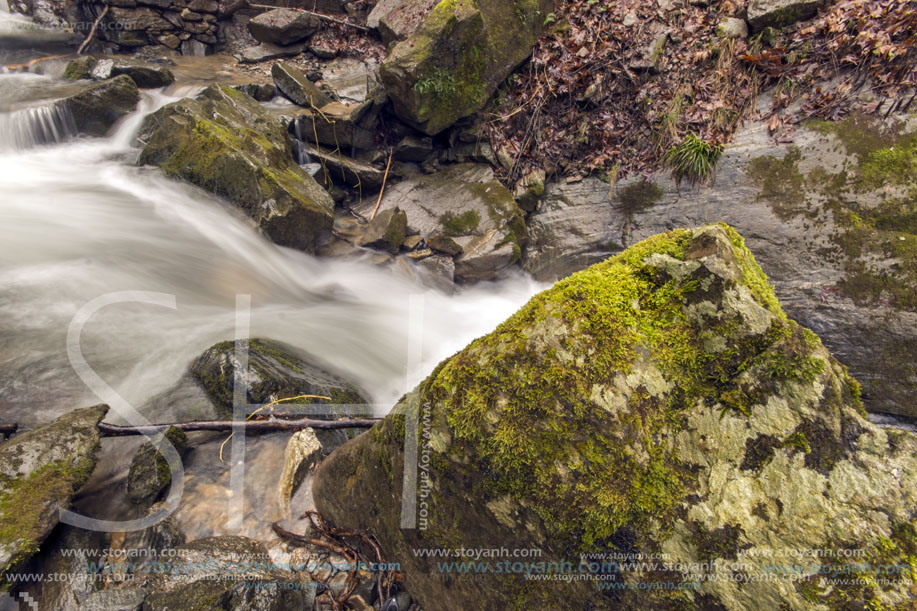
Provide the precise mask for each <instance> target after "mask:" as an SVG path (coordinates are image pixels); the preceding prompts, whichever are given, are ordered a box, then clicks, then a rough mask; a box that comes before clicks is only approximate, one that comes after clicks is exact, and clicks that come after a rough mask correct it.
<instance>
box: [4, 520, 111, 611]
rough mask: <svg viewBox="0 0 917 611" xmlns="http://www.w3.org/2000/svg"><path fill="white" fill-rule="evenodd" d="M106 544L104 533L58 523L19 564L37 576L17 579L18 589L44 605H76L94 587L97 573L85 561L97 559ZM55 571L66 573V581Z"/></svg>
mask: <svg viewBox="0 0 917 611" xmlns="http://www.w3.org/2000/svg"><path fill="white" fill-rule="evenodd" d="M105 547H106V537H105V533H101V532H97V531H93V530H84V529H82V528H76V527H74V526H68V525H65V524H58V525H57V526H56V527H55V528H54V530H53V532H52V533H51V535H50V536H49V537H48V538H47V539H46V540H45V541H44V542H43V543H42V544H41V549H40V550H39V551H38V553H37V554H36V555H35V556H33V557H32V559H31V560H29V561H28V563H26V564H25V565H24V566H22V567H21V568H20V572H22V573H25V574H29V573H31V574H33V575H36V576H35V577H32V578H31V579H28V580H26V581H24V582H21V583H19V584H18V588H17V589H18V591H19V593H20V594H23V593H24V594H28V595H29V596H30V597H32V599H33V600H40V601H41V602H42V607H43V608H45V609H76V608H78V607H79V601H80V600H83V598H84V597H86V596H87V595H89V594H90V593H91V592H92V591H93V590H95V589H96V587H97V583H98V573H97V572H94V571H92V570H90V569H89V566H88V565H89V563H95V562H99V559H100V558H101V556H102V554H103V551H104V549H105ZM38 575H40V576H38ZM58 575H67V576H68V578H67V581H62V580H60V578H59V577H58Z"/></svg>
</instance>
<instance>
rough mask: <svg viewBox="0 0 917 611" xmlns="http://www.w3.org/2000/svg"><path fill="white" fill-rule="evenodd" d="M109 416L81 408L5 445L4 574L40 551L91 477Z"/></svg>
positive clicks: (0, 534)
mask: <svg viewBox="0 0 917 611" xmlns="http://www.w3.org/2000/svg"><path fill="white" fill-rule="evenodd" d="M106 413H108V406H107V405H97V406H95V407H89V408H86V409H79V410H76V411H73V412H70V413H69V414H65V415H64V416H61V417H60V418H58V419H57V420H55V421H54V422H51V423H50V424H46V425H44V426H41V427H38V428H36V429H34V430H31V431H28V432H26V433H23V434H21V435H18V436H16V437H13V438H12V439H10V440H8V441H6V442H4V443H2V444H0V576H2V575H3V574H5V573H6V571H8V570H11V569H15V568H17V567H18V566H19V565H20V564H21V563H22V562H24V561H25V560H27V559H28V558H29V557H31V556H32V555H33V554H34V553H35V552H36V551H37V550H38V547H39V545H41V543H42V541H44V540H45V538H46V537H47V536H48V534H49V533H50V532H51V530H52V529H53V528H54V527H55V526H56V525H57V523H58V518H59V510H60V509H61V508H67V507H69V506H70V499H71V498H72V497H73V495H74V493H75V492H76V491H77V490H79V489H80V487H81V486H82V485H83V484H84V483H85V482H86V480H88V479H89V476H90V475H91V474H92V470H93V469H94V468H95V464H96V453H97V452H98V450H99V447H100V439H99V431H98V429H97V428H96V425H97V424H98V423H99V422H100V421H101V420H102V418H104V417H105V414H106Z"/></svg>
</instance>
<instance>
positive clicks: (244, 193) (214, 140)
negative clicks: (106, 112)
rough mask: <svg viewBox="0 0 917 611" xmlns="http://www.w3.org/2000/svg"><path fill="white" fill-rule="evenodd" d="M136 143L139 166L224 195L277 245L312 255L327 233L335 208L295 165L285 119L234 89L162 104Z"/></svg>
mask: <svg viewBox="0 0 917 611" xmlns="http://www.w3.org/2000/svg"><path fill="white" fill-rule="evenodd" d="M118 78H122V77H118ZM140 140H141V142H143V143H144V148H143V151H142V152H141V153H140V157H139V159H138V163H139V164H149V165H156V166H159V167H160V168H162V170H163V171H164V172H165V173H166V174H168V175H169V176H174V177H176V178H182V179H184V180H187V181H189V182H191V183H193V184H196V185H198V186H200V187H203V188H204V189H206V190H208V191H210V192H212V193H215V194H216V195H220V196H223V197H226V198H227V199H229V200H230V201H231V202H233V203H234V204H236V205H237V206H239V207H240V208H242V209H243V210H244V211H245V212H246V213H247V214H248V215H249V216H250V217H251V218H252V219H253V220H254V221H255V222H256V223H257V224H258V227H259V228H260V229H261V231H262V232H264V234H265V235H267V236H268V237H269V238H270V239H271V240H273V241H274V242H276V243H277V244H280V245H281V246H289V247H291V248H298V249H301V250H306V251H310V250H312V248H313V247H314V244H315V239H316V237H317V236H318V234H320V233H321V232H322V231H325V230H329V229H330V228H331V225H332V221H333V209H334V202H333V201H332V199H331V196H330V195H329V194H328V193H327V191H325V190H324V189H322V188H321V186H319V184H318V183H316V182H315V180H314V179H313V178H312V177H311V176H309V175H308V174H306V173H305V172H304V171H303V170H302V169H301V168H300V167H299V166H298V165H296V164H295V163H294V161H293V156H292V149H291V146H290V139H289V136H288V134H287V131H286V129H285V127H284V124H283V121H282V120H280V119H279V118H277V117H275V116H273V115H272V114H271V113H270V112H268V111H267V110H265V109H264V108H263V107H262V106H261V105H260V104H258V103H257V102H256V101H255V100H253V99H252V98H251V97H249V96H247V95H245V94H244V93H242V92H240V91H236V90H235V89H232V88H231V87H227V86H224V85H211V86H210V87H208V88H207V89H205V90H204V91H203V92H202V93H201V94H200V95H199V96H198V97H197V98H196V99H184V100H180V101H178V102H174V103H172V104H168V105H166V106H164V107H162V108H160V109H159V110H157V111H156V112H155V113H153V114H151V115H150V116H148V117H147V118H146V119H145V120H144V123H143V125H142V127H141V129H140Z"/></svg>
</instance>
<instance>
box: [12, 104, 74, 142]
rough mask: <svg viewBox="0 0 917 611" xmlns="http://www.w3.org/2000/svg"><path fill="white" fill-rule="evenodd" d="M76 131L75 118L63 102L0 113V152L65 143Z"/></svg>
mask: <svg viewBox="0 0 917 611" xmlns="http://www.w3.org/2000/svg"><path fill="white" fill-rule="evenodd" d="M75 134H76V126H75V125H74V123H73V117H72V116H71V115H70V112H69V111H68V110H67V109H66V108H64V107H63V106H61V105H60V104H48V105H44V106H36V107H33V108H23V109H21V110H14V111H12V112H8V113H2V114H0V151H5V152H6V151H21V150H25V149H29V148H32V147H35V146H38V145H42V144H55V143H58V142H64V141H65V140H67V139H69V138H71V137H73V136H74V135H75Z"/></svg>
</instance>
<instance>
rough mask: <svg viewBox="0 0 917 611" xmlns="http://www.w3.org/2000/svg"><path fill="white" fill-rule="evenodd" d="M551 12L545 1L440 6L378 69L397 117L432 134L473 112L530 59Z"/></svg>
mask: <svg viewBox="0 0 917 611" xmlns="http://www.w3.org/2000/svg"><path fill="white" fill-rule="evenodd" d="M420 4H421V2H417V3H414V5H415V6H417V5H420ZM552 9H553V3H552V2H550V1H549V0H537V1H521V0H512V1H496V0H489V1H486V2H470V1H466V0H461V1H458V2H440V3H439V4H437V5H436V6H435V7H434V8H433V9H432V11H430V12H429V14H427V15H426V16H425V17H424V19H423V21H422V23H421V24H420V25H419V26H418V27H417V29H416V30H415V31H414V32H413V33H412V34H411V35H410V36H409V37H408V38H407V39H406V40H403V41H401V42H400V43H398V44H397V45H396V46H395V47H394V48H393V49H392V51H391V53H389V55H388V57H387V58H386V60H385V62H384V63H383V64H382V68H381V70H380V76H381V80H382V84H383V86H384V87H385V91H386V93H388V95H389V97H390V98H391V100H392V103H393V105H394V109H395V112H396V113H397V114H398V116H399V117H400V118H401V119H402V120H403V121H405V122H406V123H408V124H410V125H412V126H414V127H416V128H417V129H419V130H421V131H423V132H425V133H426V134H428V135H431V136H432V135H435V134H438V133H439V132H441V131H443V130H444V129H446V128H447V127H449V126H450V125H452V124H453V123H455V122H456V121H457V120H458V119H460V118H462V117H466V116H469V115H471V114H473V113H475V112H477V111H478V110H480V109H481V108H482V107H483V106H484V104H485V103H486V102H487V100H488V99H489V98H490V96H491V94H492V93H493V92H494V90H495V89H496V88H497V86H498V85H499V84H500V83H502V82H503V81H504V79H506V77H507V76H509V74H510V73H511V72H512V71H513V70H514V69H515V68H516V66H518V65H519V64H520V63H521V62H522V61H523V60H524V59H525V58H526V57H528V56H529V54H530V53H531V51H532V45H533V44H534V43H535V41H536V40H537V39H538V37H539V36H541V33H542V30H543V28H544V21H545V17H546V16H547V15H548V13H550V12H551V10H552Z"/></svg>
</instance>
